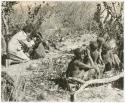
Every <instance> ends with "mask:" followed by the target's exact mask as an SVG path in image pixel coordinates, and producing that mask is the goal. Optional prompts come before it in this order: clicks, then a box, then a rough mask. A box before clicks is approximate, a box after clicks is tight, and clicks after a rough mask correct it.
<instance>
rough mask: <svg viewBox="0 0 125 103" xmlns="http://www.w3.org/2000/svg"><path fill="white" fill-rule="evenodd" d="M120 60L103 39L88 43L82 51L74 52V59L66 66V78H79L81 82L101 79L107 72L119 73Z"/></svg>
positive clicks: (99, 38) (79, 49) (80, 49)
mask: <svg viewBox="0 0 125 103" xmlns="http://www.w3.org/2000/svg"><path fill="white" fill-rule="evenodd" d="M119 70H120V60H119V57H118V56H117V54H116V53H114V52H113V50H112V49H111V48H110V46H109V44H108V43H107V42H106V40H105V38H103V37H98V38H97V39H96V40H95V41H90V43H89V45H88V46H86V47H85V48H84V49H83V48H82V47H81V48H77V49H75V50H74V58H73V59H72V60H71V62H70V63H69V65H68V69H67V71H66V77H67V78H68V77H75V78H80V79H82V80H83V81H88V80H91V79H98V78H102V77H103V74H104V73H105V72H107V71H119Z"/></svg>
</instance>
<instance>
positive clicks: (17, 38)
mask: <svg viewBox="0 0 125 103" xmlns="http://www.w3.org/2000/svg"><path fill="white" fill-rule="evenodd" d="M32 31H33V26H32V25H28V26H25V27H24V28H23V30H21V31H19V32H17V33H16V34H15V35H14V36H13V37H12V38H11V39H10V41H9V43H8V52H9V57H10V59H12V60H13V61H15V62H22V61H28V60H30V58H29V55H28V53H27V50H25V49H24V48H25V47H26V48H30V47H32V46H33V45H34V42H33V41H32V40H28V38H29V35H30V33H31V32H32Z"/></svg>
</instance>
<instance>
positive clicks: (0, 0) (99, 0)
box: [0, 0, 125, 103]
mask: <svg viewBox="0 0 125 103" xmlns="http://www.w3.org/2000/svg"><path fill="white" fill-rule="evenodd" d="M2 1H74V2H78V1H87V2H92V1H93V2H101V1H119V2H120V1H124V0H0V13H1V2H2ZM124 12H125V4H124ZM124 17H125V13H124ZM124 23H125V19H124ZM0 24H1V16H0ZM124 25H125V24H124ZM124 30H125V26H124ZM0 31H1V25H0ZM0 38H1V35H0ZM0 40H1V39H0ZM124 48H125V41H124ZM0 49H1V41H0ZM0 53H1V50H0ZM124 60H125V57H124ZM0 62H1V59H0ZM124 67H125V64H124ZM0 69H1V65H0ZM0 75H1V72H0ZM124 75H125V72H124ZM0 80H1V76H0ZM124 83H125V80H124ZM124 88H125V85H124ZM0 91H1V83H0ZM0 101H1V93H0ZM121 102H122V103H124V102H125V91H124V98H123V100H122V101H121ZM4 103H7V102H4ZM11 103H14V102H11ZM21 103H26V102H21ZM30 103H39V102H30ZM42 103H48V102H42ZM51 103H56V102H51ZM60 103H68V102H60ZM76 103H80V102H76ZM82 103H91V102H82ZM105 103H108V102H105ZM110 103H111V102H110ZM113 103H114V102H113Z"/></svg>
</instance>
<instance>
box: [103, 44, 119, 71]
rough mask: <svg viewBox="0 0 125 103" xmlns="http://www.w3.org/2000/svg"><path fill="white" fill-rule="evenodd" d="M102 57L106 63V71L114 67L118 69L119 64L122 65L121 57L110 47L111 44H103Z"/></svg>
mask: <svg viewBox="0 0 125 103" xmlns="http://www.w3.org/2000/svg"><path fill="white" fill-rule="evenodd" d="M101 55H102V59H103V61H104V64H105V70H104V72H105V71H110V70H112V69H113V68H116V69H118V68H119V65H120V60H119V57H118V56H117V55H116V54H114V53H113V52H112V50H111V48H110V46H109V45H108V44H106V43H105V44H103V46H102V53H101Z"/></svg>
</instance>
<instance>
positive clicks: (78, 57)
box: [66, 48, 96, 80]
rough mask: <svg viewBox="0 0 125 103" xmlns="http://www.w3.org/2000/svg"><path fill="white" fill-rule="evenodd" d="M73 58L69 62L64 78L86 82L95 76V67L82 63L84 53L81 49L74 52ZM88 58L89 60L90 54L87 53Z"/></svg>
mask: <svg viewBox="0 0 125 103" xmlns="http://www.w3.org/2000/svg"><path fill="white" fill-rule="evenodd" d="M74 55H75V57H74V58H73V59H72V60H71V62H70V63H69V65H68V69H67V71H66V77H78V78H81V79H83V80H88V79H90V78H91V77H92V78H94V76H95V69H96V67H95V65H92V66H91V65H90V64H89V63H88V64H85V63H83V59H84V56H85V55H84V53H83V52H82V50H81V49H79V48H78V49H76V50H74ZM88 55H89V56H88V58H90V53H88Z"/></svg>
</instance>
